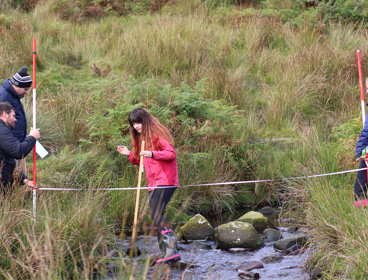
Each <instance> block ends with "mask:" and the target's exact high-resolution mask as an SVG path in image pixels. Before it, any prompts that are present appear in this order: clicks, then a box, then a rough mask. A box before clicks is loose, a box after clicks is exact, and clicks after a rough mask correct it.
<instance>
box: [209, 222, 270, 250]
mask: <svg viewBox="0 0 368 280" xmlns="http://www.w3.org/2000/svg"><path fill="white" fill-rule="evenodd" d="M215 240H216V244H217V248H218V249H230V248H249V249H258V248H260V247H262V246H263V245H264V242H263V240H262V238H261V236H260V235H259V234H258V232H257V231H256V230H255V229H254V227H253V226H252V225H251V224H249V223H244V222H240V221H234V222H230V223H227V224H223V225H220V226H218V227H217V228H216V229H215Z"/></svg>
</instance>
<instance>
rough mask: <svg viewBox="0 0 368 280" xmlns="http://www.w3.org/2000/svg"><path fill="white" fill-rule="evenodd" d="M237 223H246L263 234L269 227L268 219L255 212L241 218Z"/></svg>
mask: <svg viewBox="0 0 368 280" xmlns="http://www.w3.org/2000/svg"><path fill="white" fill-rule="evenodd" d="M237 221H241V222H246V223H249V224H251V225H252V226H253V227H254V228H255V229H256V230H257V231H258V232H263V231H264V230H265V229H266V228H268V227H269V223H268V218H266V217H265V216H263V214H261V213H259V212H255V211H250V212H248V213H246V214H244V215H243V216H241V217H240V218H239V219H237Z"/></svg>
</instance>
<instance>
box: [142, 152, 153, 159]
mask: <svg viewBox="0 0 368 280" xmlns="http://www.w3.org/2000/svg"><path fill="white" fill-rule="evenodd" d="M139 155H141V156H144V157H150V158H152V157H153V156H152V155H153V153H152V152H151V151H142V152H141V153H140V154H139Z"/></svg>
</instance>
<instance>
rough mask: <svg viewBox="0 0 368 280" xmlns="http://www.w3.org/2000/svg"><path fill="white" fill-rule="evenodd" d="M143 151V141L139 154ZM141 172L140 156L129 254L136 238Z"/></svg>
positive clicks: (141, 161)
mask: <svg viewBox="0 0 368 280" xmlns="http://www.w3.org/2000/svg"><path fill="white" fill-rule="evenodd" d="M143 151H144V141H142V146H141V152H143ZM142 170H143V156H140V161H139V173H138V186H137V197H136V199H135V210H134V221H133V233H132V243H131V250H130V251H131V252H133V247H134V243H135V238H136V228H137V220H138V208H139V194H140V191H141V189H140V188H141V182H142Z"/></svg>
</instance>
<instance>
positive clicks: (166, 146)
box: [117, 108, 180, 263]
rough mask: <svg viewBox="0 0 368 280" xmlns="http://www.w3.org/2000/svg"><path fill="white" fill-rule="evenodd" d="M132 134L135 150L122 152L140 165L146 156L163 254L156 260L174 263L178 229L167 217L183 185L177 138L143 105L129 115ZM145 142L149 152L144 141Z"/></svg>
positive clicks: (122, 149) (150, 195) (152, 212)
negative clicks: (176, 229) (179, 170)
mask: <svg viewBox="0 0 368 280" xmlns="http://www.w3.org/2000/svg"><path fill="white" fill-rule="evenodd" d="M128 120H129V124H130V136H131V142H132V148H133V151H132V152H131V151H129V149H128V148H127V147H126V146H118V147H117V150H118V152H119V153H120V154H122V155H126V156H127V157H128V159H129V161H131V162H132V163H134V164H136V165H139V163H140V156H143V165H144V169H145V171H146V177H147V182H148V191H149V206H150V210H151V215H152V220H153V223H154V225H155V226H156V227H157V228H158V229H159V230H158V235H157V238H158V244H159V247H160V250H161V253H162V256H161V258H160V259H158V260H156V263H160V262H169V263H173V262H176V261H179V260H180V254H179V253H178V250H177V240H176V237H175V234H174V231H173V229H172V227H171V225H170V224H169V222H168V221H167V219H166V218H165V216H164V212H165V208H166V205H167V204H168V203H169V201H170V198H171V196H172V195H173V193H174V191H175V190H176V189H177V187H178V186H179V177H178V165H177V161H176V152H175V149H174V140H173V139H172V137H171V135H170V132H169V130H168V129H167V128H166V127H164V126H163V125H162V124H161V123H160V121H159V120H158V119H157V118H155V117H154V116H152V115H151V114H150V113H148V112H147V111H146V110H144V109H143V108H136V109H134V110H133V111H131V112H130V114H129V118H128ZM142 140H144V141H145V143H146V145H145V151H141V152H140V150H141V142H142Z"/></svg>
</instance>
